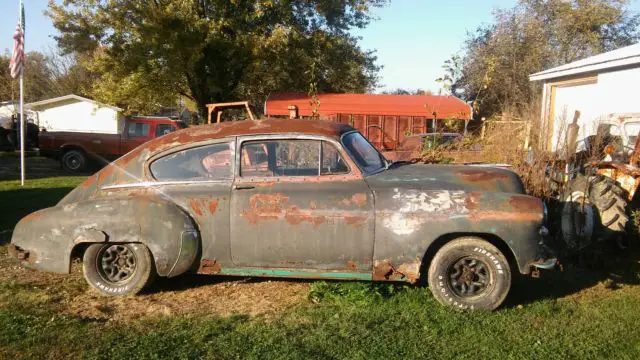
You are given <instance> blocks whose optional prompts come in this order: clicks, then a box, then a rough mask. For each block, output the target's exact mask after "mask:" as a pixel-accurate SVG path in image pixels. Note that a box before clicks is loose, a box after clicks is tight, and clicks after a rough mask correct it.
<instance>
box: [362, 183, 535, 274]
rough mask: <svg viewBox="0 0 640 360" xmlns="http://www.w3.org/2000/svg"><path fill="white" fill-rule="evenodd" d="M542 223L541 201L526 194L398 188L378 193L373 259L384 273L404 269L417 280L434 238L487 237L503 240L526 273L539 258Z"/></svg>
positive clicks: (521, 269) (521, 270)
mask: <svg viewBox="0 0 640 360" xmlns="http://www.w3.org/2000/svg"><path fill="white" fill-rule="evenodd" d="M543 221H544V207H543V204H542V201H540V200H539V199H537V198H535V197H531V196H527V195H522V194H512V193H499V192H466V191H462V190H419V189H400V188H392V189H385V191H376V231H375V233H376V243H375V249H374V260H375V262H376V264H380V266H381V268H382V269H383V270H384V271H382V270H381V272H385V271H386V270H388V269H387V267H389V266H393V268H394V269H395V268H399V267H402V266H405V267H407V268H410V269H411V270H410V271H408V272H409V273H412V275H413V276H414V277H417V275H418V274H415V272H416V271H417V269H418V268H419V266H420V264H421V262H422V258H423V256H424V255H425V254H426V252H427V250H428V249H429V247H430V246H431V245H432V244H433V243H434V242H435V241H436V240H438V239H440V238H443V237H447V236H449V235H451V234H465V235H473V234H477V235H478V236H482V235H483V234H484V235H489V236H492V237H498V238H499V239H501V240H502V241H503V242H504V243H505V244H506V245H507V246H508V247H509V249H510V250H511V252H512V254H513V256H514V258H515V260H516V262H517V265H518V268H519V271H520V272H521V273H528V272H529V268H530V266H531V264H532V263H533V262H535V261H536V260H537V258H536V257H537V255H538V250H539V242H540V240H541V235H540V233H539V232H540V228H541V226H542V225H543ZM374 267H376V266H375V264H374ZM405 275H406V274H405Z"/></svg>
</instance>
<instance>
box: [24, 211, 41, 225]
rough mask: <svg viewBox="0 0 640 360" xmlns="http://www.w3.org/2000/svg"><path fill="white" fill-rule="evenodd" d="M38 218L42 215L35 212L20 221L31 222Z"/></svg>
mask: <svg viewBox="0 0 640 360" xmlns="http://www.w3.org/2000/svg"><path fill="white" fill-rule="evenodd" d="M40 217H42V213H41V212H40V211H35V212H32V213H31V214H29V215H27V216H25V217H23V218H22V221H24V222H31V221H34V220H37V219H39V218H40Z"/></svg>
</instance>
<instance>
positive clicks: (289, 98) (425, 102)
mask: <svg viewBox="0 0 640 360" xmlns="http://www.w3.org/2000/svg"><path fill="white" fill-rule="evenodd" d="M318 98H319V100H320V107H319V109H318V112H319V115H320V116H327V115H336V114H355V115H387V116H426V117H428V118H432V117H433V113H434V112H436V113H437V118H438V119H460V120H466V119H470V118H471V107H470V106H469V105H468V104H467V103H465V102H464V101H462V100H460V99H458V98H457V97H454V96H439V95H384V94H319V95H318ZM290 105H295V106H297V107H298V114H299V115H300V116H311V113H312V111H311V98H310V97H309V96H308V95H307V94H304V93H294V92H280V93H273V94H271V95H269V97H268V98H267V101H266V102H265V106H264V107H265V109H264V112H265V115H267V116H286V115H288V114H289V110H288V107H289V106H290Z"/></svg>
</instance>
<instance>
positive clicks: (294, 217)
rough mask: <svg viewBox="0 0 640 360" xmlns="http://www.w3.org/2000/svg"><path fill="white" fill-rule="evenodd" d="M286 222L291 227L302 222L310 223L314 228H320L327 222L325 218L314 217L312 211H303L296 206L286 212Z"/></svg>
mask: <svg viewBox="0 0 640 360" xmlns="http://www.w3.org/2000/svg"><path fill="white" fill-rule="evenodd" d="M284 218H285V220H286V221H287V222H288V223H289V224H291V225H298V224H300V223H302V222H305V221H307V222H310V223H311V224H312V225H313V227H318V226H320V224H322V223H324V222H326V219H325V217H324V216H318V215H312V214H311V213H310V211H303V210H300V209H298V208H297V207H295V206H292V207H290V208H289V209H286V210H285V216H284Z"/></svg>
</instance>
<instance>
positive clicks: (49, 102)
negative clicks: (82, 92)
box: [25, 94, 122, 111]
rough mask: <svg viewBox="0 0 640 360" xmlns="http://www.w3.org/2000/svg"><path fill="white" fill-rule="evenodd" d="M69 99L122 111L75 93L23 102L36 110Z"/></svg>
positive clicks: (65, 101)
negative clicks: (27, 102)
mask: <svg viewBox="0 0 640 360" xmlns="http://www.w3.org/2000/svg"><path fill="white" fill-rule="evenodd" d="M69 101H78V102H83V101H84V102H90V103H92V104H94V105H97V106H102V107H106V108H109V109H112V110H115V111H122V109H121V108H119V107H115V106H111V105H108V104H103V103H101V102H98V101H95V100H91V99H87V98H85V97H82V96H78V95H76V94H69V95H64V96H60V97H56V98H52V99H46V100H42V101H36V102H32V103H29V104H25V107H28V108H31V109H35V110H37V109H38V108H42V107H47V108H49V107H52V106H54V105H53V104H56V103H67V102H69Z"/></svg>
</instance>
